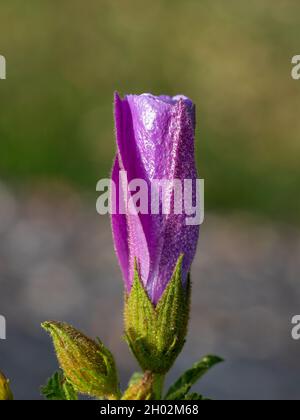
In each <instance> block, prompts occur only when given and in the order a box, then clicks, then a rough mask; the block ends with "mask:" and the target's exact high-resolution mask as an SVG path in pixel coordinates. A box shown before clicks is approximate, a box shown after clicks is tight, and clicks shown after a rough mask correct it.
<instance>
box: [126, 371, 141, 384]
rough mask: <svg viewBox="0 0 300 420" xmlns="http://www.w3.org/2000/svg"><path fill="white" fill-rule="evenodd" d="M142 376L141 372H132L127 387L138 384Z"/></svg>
mask: <svg viewBox="0 0 300 420" xmlns="http://www.w3.org/2000/svg"><path fill="white" fill-rule="evenodd" d="M143 376H144V374H143V373H142V372H134V373H133V374H132V376H131V378H130V379H129V382H128V387H130V386H132V385H136V384H137V383H139V382H140V380H141V379H142V378H143Z"/></svg>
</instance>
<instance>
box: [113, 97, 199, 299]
mask: <svg viewBox="0 0 300 420" xmlns="http://www.w3.org/2000/svg"><path fill="white" fill-rule="evenodd" d="M115 120H116V131H117V133H116V134H117V136H116V137H117V147H118V158H119V167H118V166H117V164H115V167H114V180H115V181H116V175H117V173H118V171H119V170H120V168H122V169H124V170H126V171H127V175H128V181H129V182H130V181H131V180H132V179H135V178H142V179H144V180H145V181H146V182H147V183H148V186H149V187H150V185H151V181H153V180H154V179H169V180H172V179H180V180H184V179H196V178H197V172H196V167H195V158H194V126H195V112H194V105H193V103H192V102H191V101H190V100H189V99H188V98H185V97H182V96H178V97H174V98H170V97H166V96H162V97H155V96H153V95H150V94H144V95H140V96H136V95H128V96H126V97H125V99H124V100H121V99H120V98H119V96H118V95H116V97H115ZM118 184H119V182H118ZM118 184H116V185H118ZM149 199H150V197H149ZM118 217H119V218H118ZM119 223H120V224H121V227H117V226H116V225H117V224H119ZM125 224H126V228H125ZM113 231H114V239H115V244H116V250H117V255H118V257H119V260H120V265H121V267H122V271H123V275H124V277H125V281H126V285H127V289H128V285H129V287H130V285H131V282H132V275H133V263H134V258H136V259H137V261H138V264H139V269H140V275H141V278H142V281H143V283H144V285H145V287H146V289H147V291H148V294H149V296H150V298H151V300H152V302H153V303H154V304H156V303H157V302H158V300H159V298H160V297H161V295H162V293H163V291H164V290H165V288H166V286H167V284H168V282H169V281H170V279H171V276H172V273H173V270H174V268H175V265H176V262H177V260H178V258H179V256H180V255H181V254H182V253H183V254H184V262H183V282H184V283H185V282H186V278H187V274H188V271H189V270H190V266H191V263H192V260H193V258H194V255H195V251H196V246H197V240H198V235H199V227H198V226H187V225H186V223H185V215H184V214H183V215H175V214H170V215H151V214H149V215H138V216H132V215H127V217H120V216H117V217H113ZM120 237H122V239H120ZM126 241H127V244H128V245H127V248H126V246H125V245H124V243H126ZM126 261H127V264H128V265H127V266H126Z"/></svg>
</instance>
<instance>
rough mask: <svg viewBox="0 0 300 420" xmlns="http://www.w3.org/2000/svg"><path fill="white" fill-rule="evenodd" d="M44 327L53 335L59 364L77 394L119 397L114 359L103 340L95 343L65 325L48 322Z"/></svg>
mask: <svg viewBox="0 0 300 420" xmlns="http://www.w3.org/2000/svg"><path fill="white" fill-rule="evenodd" d="M42 327H43V328H44V329H45V330H46V331H47V332H48V333H49V334H50V335H51V337H52V339H53V343H54V347H55V351H56V355H57V358H58V361H59V364H60V366H61V368H62V369H63V371H64V374H65V376H66V378H67V380H68V381H69V382H70V383H71V384H72V385H73V387H74V388H75V390H76V391H77V392H79V393H81V394H87V395H90V396H94V397H98V398H103V397H105V398H108V399H117V398H118V397H119V388H118V377H117V372H116V366H115V362H114V358H113V356H112V354H111V353H110V351H109V350H108V349H106V348H105V347H104V345H103V344H102V343H101V341H100V340H98V341H97V342H96V341H94V340H92V339H90V338H88V337H86V336H85V335H84V334H82V333H81V332H79V331H78V330H76V329H75V328H73V327H72V326H70V325H68V324H66V323H63V322H54V321H50V322H45V323H43V324H42Z"/></svg>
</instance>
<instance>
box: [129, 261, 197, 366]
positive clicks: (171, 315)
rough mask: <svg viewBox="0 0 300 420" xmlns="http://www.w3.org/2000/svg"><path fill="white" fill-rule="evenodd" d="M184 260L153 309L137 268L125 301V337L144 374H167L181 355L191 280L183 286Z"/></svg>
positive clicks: (187, 316) (185, 330) (185, 332)
mask: <svg viewBox="0 0 300 420" xmlns="http://www.w3.org/2000/svg"><path fill="white" fill-rule="evenodd" d="M182 262H183V256H181V257H180V258H179V259H178V262H177V264H176V267H175V270H174V273H173V276H172V278H171V280H170V282H169V284H168V286H167V288H166V290H165V291H164V293H163V295H162V297H161V299H160V300H159V302H158V304H157V305H156V306H154V305H153V304H152V302H151V301H150V299H149V296H148V295H147V292H146V291H145V289H144V287H143V284H142V282H141V280H140V277H139V274H138V270H137V268H135V274H134V281H133V285H132V288H131V291H130V293H129V294H128V295H127V296H126V300H125V337H126V340H127V342H128V344H129V346H130V348H131V350H132V352H133V354H134V356H135V357H136V359H137V360H138V362H139V364H140V366H141V367H142V369H143V370H144V371H151V372H153V373H157V374H165V373H167V372H168V371H169V370H170V368H171V366H172V365H173V363H174V361H175V359H176V358H177V356H178V355H179V353H180V352H181V350H182V348H183V346H184V343H185V337H186V334H187V327H188V319H189V310H190V288H191V285H190V280H189V281H188V284H187V287H186V288H184V287H183V285H182Z"/></svg>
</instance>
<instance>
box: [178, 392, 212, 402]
mask: <svg viewBox="0 0 300 420" xmlns="http://www.w3.org/2000/svg"><path fill="white" fill-rule="evenodd" d="M184 400H185V401H192V400H194V401H209V398H205V397H203V396H202V395H200V394H197V392H192V393H191V394H187V395H186V396H185V398H184Z"/></svg>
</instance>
